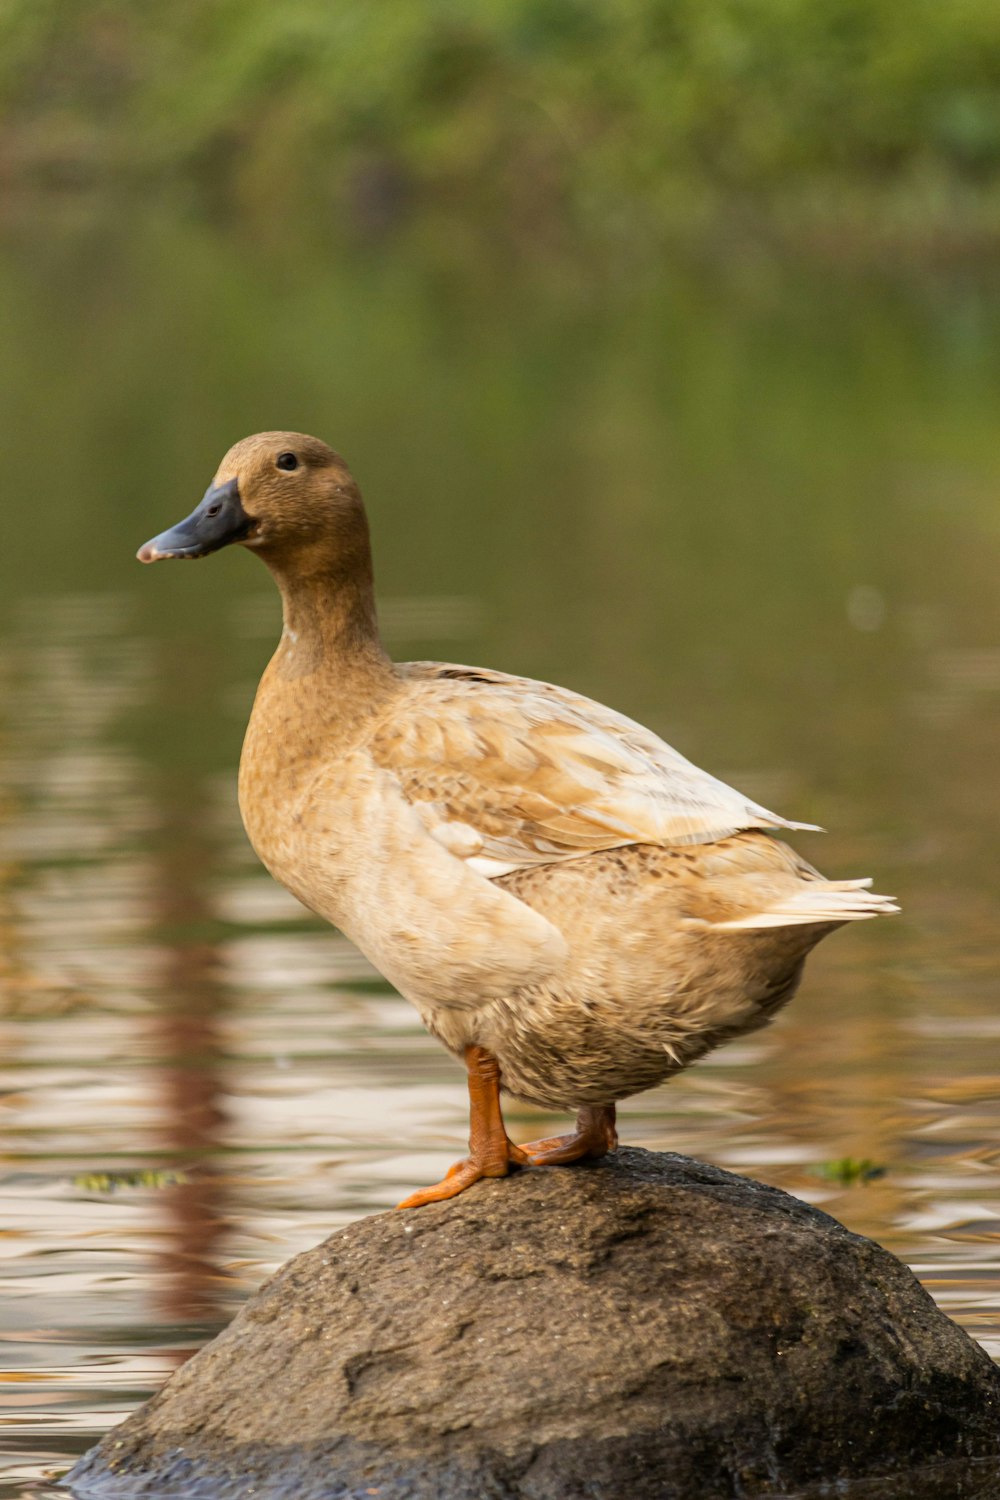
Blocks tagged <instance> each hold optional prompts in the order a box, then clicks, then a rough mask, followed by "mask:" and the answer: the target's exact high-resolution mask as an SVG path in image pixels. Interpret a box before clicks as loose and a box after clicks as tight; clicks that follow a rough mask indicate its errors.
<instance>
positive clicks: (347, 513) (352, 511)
mask: <svg viewBox="0 0 1000 1500" xmlns="http://www.w3.org/2000/svg"><path fill="white" fill-rule="evenodd" d="M230 542H242V543H243V544H244V546H247V547H252V548H253V550H254V551H255V552H259V553H260V554H261V556H262V557H263V558H264V560H265V562H267V563H269V564H271V565H277V566H279V567H280V566H282V565H286V564H287V563H289V562H294V563H297V564H298V565H300V566H305V565H306V564H307V562H308V561H309V560H310V559H316V560H319V559H322V560H323V561H324V562H325V563H327V565H329V563H330V562H332V561H337V562H339V563H340V564H341V565H342V566H346V567H350V566H351V564H352V563H354V564H355V565H356V563H357V562H358V561H359V557H358V555H357V554H358V552H359V550H360V553H361V554H366V553H367V548H368V531H367V525H366V522H365V517H364V509H363V507H362V504H361V496H360V494H359V492H358V488H357V485H356V484H355V482H354V479H353V477H352V475H351V471H350V470H349V469H348V467H347V465H346V464H345V463H344V461H343V459H342V458H341V457H340V456H339V455H338V454H336V453H334V451H333V449H332V448H329V447H327V445H326V443H324V442H321V441H320V439H319V438H314V437H308V436H307V435H306V434H305V433H302V432H258V433H256V434H255V435H254V436H253V437H248V438H244V439H243V440H242V442H239V443H235V444H234V445H233V447H232V448H230V450H229V452H228V453H227V454H226V456H225V458H224V459H223V460H222V463H221V464H220V465H219V467H218V469H217V471H216V474H215V478H214V479H213V480H212V483H211V484H210V485H209V487H208V489H207V490H206V491H205V495H204V498H203V499H202V501H201V503H200V504H199V505H198V506H197V507H196V508H195V509H194V510H193V511H192V512H191V514H190V515H189V516H188V517H187V518H186V519H185V520H183V521H179V522H178V524H177V525H176V526H172V527H171V528H170V529H169V530H168V531H161V532H160V534H159V536H154V537H153V538H152V540H151V541H148V542H146V543H145V545H144V546H142V547H140V548H139V551H138V552H137V553H136V556H137V557H138V559H139V561H140V562H144V563H148V562H164V561H166V560H168V559H170V558H178V557H182V558H195V557H206V556H207V555H208V553H210V552H217V551H218V550H219V548H220V547H226V546H228V545H229V543H230Z"/></svg>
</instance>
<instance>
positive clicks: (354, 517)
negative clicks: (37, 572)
mask: <svg viewBox="0 0 1000 1500" xmlns="http://www.w3.org/2000/svg"><path fill="white" fill-rule="evenodd" d="M232 545H237V546H240V547H243V548H245V549H246V550H247V551H250V552H254V553H256V554H257V556H258V557H259V558H260V559H261V561H262V562H263V563H265V564H266V566H267V567H268V568H269V570H270V572H271V574H272V575H273V577H274V580H275V582H276V584H277V586H278V589H279V591H280V594H281V601H282V615H283V623H282V629H281V636H280V639H279V641H278V644H277V648H276V650H275V652H274V655H273V656H272V657H271V660H270V662H269V664H268V666H267V668H266V670H265V671H264V674H263V676H262V678H261V681H260V684H259V686H258V689H257V693H256V696H255V699H254V703H253V709H252V712H251V714H250V719H249V723H248V725H247V730H246V737H245V740H244V744H243V750H242V754H241V757H240V767H239V777H238V794H239V805H240V812H241V815H242V818H243V823H244V826H245V828H246V832H247V835H248V837H249V840H250V843H251V844H252V846H253V848H254V850H255V851H256V854H257V856H258V858H259V859H260V860H261V862H262V863H263V865H264V866H265V867H266V868H267V870H268V871H269V872H270V873H271V875H272V876H273V877H274V878H275V879H276V880H277V881H279V882H280V883H281V884H282V885H284V886H285V887H287V889H288V890H289V891H291V892H292V894H293V895H294V896H296V897H297V898H298V900H299V901H301V902H302V903H303V904H304V905H305V906H306V907H308V908H309V909H310V910H311V911H313V912H315V913H316V914H317V915H319V916H320V917H321V918H323V919H325V920H326V921H327V922H329V923H330V924H332V926H334V927H335V928H337V929H338V930H339V931H340V932H342V933H344V934H345V935H346V936H347V937H348V938H349V939H350V940H351V941H352V942H353V943H355V944H356V945H357V947H358V948H359V949H360V950H361V952H362V953H363V954H364V955H365V956H366V957H367V958H368V959H369V960H370V961H371V962H372V964H374V966H375V967H376V968H377V969H378V970H379V971H380V972H381V973H382V974H383V975H384V976H385V977H386V979H387V980H389V982H390V983H391V984H392V985H393V986H394V987H395V988H396V990H398V992H399V993H400V994H401V995H402V996H404V997H405V998H406V999H407V1000H408V1001H409V1002H411V1003H412V1004H413V1005H414V1006H415V1007H416V1009H417V1011H418V1013H419V1015H420V1017H421V1019H422V1021H423V1023H424V1025H425V1026H426V1027H427V1029H428V1030H429V1031H430V1032H431V1033H432V1035H433V1036H434V1037H436V1038H437V1039H438V1040H439V1041H440V1042H441V1043H442V1044H443V1045H444V1046H445V1047H446V1048H447V1049H448V1050H449V1051H450V1052H452V1053H453V1054H454V1055H455V1057H456V1058H458V1059H460V1060H461V1062H462V1063H463V1064H464V1066H465V1070H466V1076H467V1081H468V1092H469V1147H468V1154H467V1155H466V1156H465V1157H463V1158H462V1159H461V1160H459V1161H457V1162H456V1163H455V1165H454V1166H452V1167H451V1169H450V1170H449V1171H448V1173H447V1174H446V1176H445V1177H444V1178H443V1179H442V1180H441V1181H440V1182H437V1183H434V1184H433V1185H431V1186H429V1187H424V1188H421V1189H419V1190H418V1191H416V1192H414V1193H412V1194H411V1195H410V1196H409V1197H407V1198H405V1199H404V1200H403V1202H402V1203H401V1204H400V1205H398V1206H399V1207H400V1208H416V1207H420V1206H422V1205H425V1204H428V1203H434V1202H439V1201H441V1200H446V1199H450V1198H452V1197H454V1196H456V1195H457V1194H459V1193H461V1192H463V1191H465V1190H466V1189H467V1188H469V1187H470V1186H472V1184H473V1183H476V1182H478V1181H480V1180H481V1179H484V1178H497V1177H503V1176H506V1175H507V1174H508V1173H509V1172H511V1171H513V1170H518V1169H524V1168H530V1167H547V1166H556V1165H566V1164H569V1163H572V1162H578V1161H585V1160H591V1161H593V1160H596V1159H599V1158H601V1157H602V1156H604V1155H605V1154H606V1153H608V1152H609V1151H613V1150H614V1149H615V1148H616V1146H617V1144H618V1136H617V1127H616V1114H615V1111H616V1106H617V1104H618V1102H619V1100H622V1099H625V1098H627V1097H629V1096H630V1095H633V1094H637V1093H640V1092H642V1091H643V1090H646V1089H651V1088H654V1087H656V1086H658V1085H660V1084H662V1083H664V1082H665V1081H666V1080H667V1079H669V1078H671V1077H673V1076H674V1075H675V1074H677V1073H679V1072H680V1071H681V1070H682V1069H684V1068H686V1067H688V1066H689V1065H690V1064H691V1063H693V1062H694V1061H696V1060H697V1059H698V1058H700V1057H703V1056H704V1055H705V1054H706V1053H708V1052H710V1051H711V1050H712V1049H713V1048H715V1047H718V1046H719V1045H721V1044H722V1043H724V1042H727V1041H729V1040H731V1039H733V1038H735V1037H739V1036H742V1035H744V1034H746V1033H748V1032H751V1031H755V1030H757V1029H758V1028H760V1027H762V1026H765V1025H767V1024H768V1023H769V1022H770V1021H771V1020H772V1019H773V1018H774V1016H775V1015H776V1014H777V1013H778V1012H779V1011H780V1010H781V1008H782V1007H783V1006H784V1005H785V1004H786V1003H787V1002H788V1001H789V1000H790V999H791V997H792V995H793V994H794V992H795V990H796V989H797V987H798V984H799V981H800V978H801V975H802V969H803V964H804V962H805V959H806V956H807V955H808V953H809V952H810V950H811V949H812V948H814V947H815V945H816V944H817V943H818V942H819V941H820V940H821V939H822V938H824V937H825V936H826V935H827V934H828V933H830V932H833V931H834V930H835V929H836V928H838V927H841V926H843V925H844V924H846V923H848V922H856V921H863V920H865V919H868V918H872V917H876V916H881V915H885V914H888V913H892V912H895V911H897V910H898V907H897V906H896V903H895V901H894V900H893V899H892V898H890V897H886V896H881V895H878V894H875V893H874V892H873V891H872V890H871V889H870V887H871V884H872V882H871V881H870V880H868V879H864V880H858V879H852V880H828V879H826V878H824V876H822V875H821V874H820V873H819V872H818V871H817V870H816V869H814V868H813V867H812V866H811V865H809V864H808V863H807V862H806V861H805V860H804V859H803V858H801V856H800V855H799V854H798V853H797V852H796V851H795V850H794V849H793V848H792V847H791V846H790V845H789V844H788V843H787V842H786V840H785V838H784V837H782V835H784V834H786V833H788V832H793V831H795V830H802V829H814V828H815V825H813V824H809V823H800V822H792V821H789V820H787V819H785V818H783V817H781V816H779V815H778V814H776V813H772V812H769V811H768V810H767V809H766V808H764V807H762V806H760V805H759V804H758V803H756V802H753V801H752V800H750V799H749V798H747V797H745V796H743V795H742V794H741V793H740V792H738V791H736V790H735V789H734V788H732V787H730V786H728V785H726V784H725V783H724V782H722V781H720V780H717V779H716V778H715V777H714V776H712V775H710V774H709V773H708V772H706V771H702V770H700V769H699V768H698V767H697V766H695V765H694V764H692V762H690V761H689V760H686V759H685V758H684V756H683V755H681V754H680V753H679V752H678V751H676V750H674V749H672V748H671V747H670V746H669V745H668V744H666V743H665V742H664V741H663V740H662V739H660V738H659V737H658V736H657V735H655V734H653V733H652V732H651V731H650V730H649V729H646V728H644V727H643V726H642V725H641V724H639V723H636V722H635V721H633V720H632V719H629V718H627V717H626V716H625V715H623V714H621V713H618V712H616V711H615V710H613V709H611V708H607V707H605V706H604V705H603V704H601V703H597V702H595V701H593V700H592V699H589V698H587V697H584V696H583V695H581V694H580V693H576V692H573V691H571V690H570V689H568V688H564V687H557V686H555V685H553V684H551V683H547V682H540V681H534V680H532V679H530V678H526V677H517V676H512V675H509V674H507V673H505V672H500V671H494V670H492V669H489V668H482V667H472V666H462V665H459V664H451V663H445V662H432V661H416V662H403V663H400V662H395V661H393V660H392V659H391V657H390V656H389V654H388V652H387V651H386V649H385V647H384V646H383V644H382V640H381V637H380V635H379V629H378V622H377V616H376V606H375V590H374V581H373V568H372V552H371V545H370V539H369V528H368V521H367V517H366V513H365V507H364V504H363V501H362V498H361V493H360V490H359V488H358V485H357V483H356V482H355V479H354V477H353V475H352V473H351V471H350V469H349V468H348V466H347V464H346V463H345V461H344V460H343V459H342V458H341V457H340V455H339V454H338V453H336V452H335V451H334V450H333V449H332V448H330V447H329V446H328V445H327V444H326V443H325V442H323V441H322V440H321V439H319V438H315V437H310V436H308V435H306V434H304V433H298V432H279V431H275V432H260V433H257V434H255V435H253V436H251V437H247V438H244V439H242V440H241V441H240V442H237V443H236V444H234V446H233V447H231V448H230V449H229V451H228V452H227V453H226V455H225V457H224V458H223V460H222V462H221V464H220V465H219V468H218V469H217V471H216V473H215V476H214V478H213V480H212V483H211V484H210V486H209V488H208V490H207V491H206V493H205V495H204V497H203V499H202V500H201V502H200V503H199V504H198V505H197V507H196V508H195V509H194V511H193V512H192V513H191V514H190V515H189V516H188V517H187V518H186V519H185V520H183V521H181V522H179V523H178V524H177V525H175V526H173V527H171V528H170V529H168V530H166V531H164V532H161V533H160V534H159V535H158V536H155V537H153V538H152V540H150V541H148V542H146V543H145V544H144V545H143V546H142V547H140V549H139V551H138V554H137V556H138V558H139V560H140V561H142V562H144V563H153V562H160V561H165V560H168V559H195V558H203V557H206V556H208V555H210V554H211V553H214V552H217V551H220V550H221V549H222V548H225V547H228V546H232ZM502 1094H506V1095H509V1096H511V1097H513V1098H514V1099H517V1100H521V1101H524V1102H527V1103H529V1104H531V1105H533V1106H536V1107H540V1108H543V1109H551V1110H558V1111H565V1112H569V1113H571V1114H575V1125H574V1127H573V1129H572V1130H570V1131H568V1132H566V1133H560V1134H555V1135H552V1136H548V1137H545V1138H543V1139H540V1140H536V1141H532V1142H527V1143H522V1144H516V1143H515V1142H514V1141H513V1140H511V1138H510V1136H509V1135H508V1133H507V1128H506V1125H505V1122H504V1117H503V1110H502V1098H501V1096H502Z"/></svg>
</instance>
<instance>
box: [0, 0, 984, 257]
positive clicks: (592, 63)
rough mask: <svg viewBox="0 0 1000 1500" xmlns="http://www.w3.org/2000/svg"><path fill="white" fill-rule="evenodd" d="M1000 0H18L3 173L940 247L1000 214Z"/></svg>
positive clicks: (2, 34)
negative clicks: (147, 1) (155, 0)
mask: <svg viewBox="0 0 1000 1500" xmlns="http://www.w3.org/2000/svg"><path fill="white" fill-rule="evenodd" d="M998 80H1000V10H998V8H997V6H996V5H995V4H993V3H992V0H952V3H949V4H945V5H942V4H940V3H935V0H908V3H906V4H899V3H898V0H711V3H706V0H620V3H618V4H615V5H614V6H609V5H606V4H602V3H601V0H480V3H478V4H476V5H475V6H472V5H462V4H456V3H454V0H379V3H378V4H369V3H364V0H339V3H329V0H285V3H283V4H281V5H275V4H271V3H269V0H176V3H174V4H172V5H169V6H155V5H138V4H135V3H134V0H6V3H5V4H4V6H3V8H2V11H0V111H2V114H0V174H2V177H3V179H4V180H5V181H6V183H7V184H8V186H11V185H13V186H15V187H21V186H23V185H25V184H35V185H37V184H42V185H46V186H57V187H61V188H69V187H75V188H77V189H80V188H83V187H88V188H91V189H94V188H106V189H110V190H112V191H114V192H116V193H118V192H121V191H127V190H133V191H138V190H148V189H149V187H150V186H152V185H156V186H157V187H159V186H162V185H164V184H168V183H169V184H173V185H179V186H180V187H181V189H182V190H183V192H184V194H185V195H188V196H190V197H193V198H195V199H198V200H200V201H201V202H202V203H206V204H210V205H211V206H212V208H213V210H214V211H233V210H236V211H239V212H241V213H247V214H251V215H255V216H258V217H260V218H263V219H266V220H268V221H274V220H277V221H279V222H280V223H281V225H282V227H283V228H287V226H288V224H289V222H292V223H297V222H300V220H301V218H302V216H304V215H305V216H309V217H311V218H318V219H319V220H320V221H323V220H327V221H331V222H334V223H336V224H338V225H339V226H344V225H345V224H346V225H352V226H355V227H358V226H360V227H362V228H366V229H377V230H381V229H384V228H385V227H386V226H387V225H388V224H392V223H395V222H397V221H399V220H400V219H404V218H407V217H409V216H412V215H413V214H415V213H420V212H426V211H428V210H429V209H433V210H434V212H435V213H437V214H440V215H441V216H443V217H445V218H447V219H458V220H462V221H464V223H465V225H466V227H467V228H468V227H469V225H470V223H471V224H473V225H474V229H475V232H477V233H479V234H483V235H487V236H491V237H495V236H497V235H499V236H500V237H502V238H504V239H512V240H515V241H516V240H524V239H525V238H526V239H528V240H529V241H533V240H537V239H539V238H543V239H544V238H548V239H555V240H557V241H558V240H566V239H569V240H572V239H574V238H575V237H577V236H579V235H585V236H594V237H595V238H597V239H598V240H602V241H604V242H606V243H610V244H613V245H617V246H619V247H621V246H622V245H623V244H624V245H625V246H627V247H629V248H630V249H631V251H632V252H633V253H634V252H635V251H636V248H637V246H644V247H645V249H646V252H647V253H649V250H650V248H651V247H654V246H656V245H657V244H658V243H660V242H661V241H662V240H663V239H664V238H665V237H666V238H670V239H680V240H682V241H684V242H688V241H691V240H695V241H696V242H698V243H704V241H705V240H706V238H709V239H715V238H717V237H718V236H720V235H721V236H722V237H723V238H724V239H727V240H729V241H730V242H731V241H733V240H735V241H737V242H742V241H743V240H744V239H746V238H748V237H749V238H754V237H763V238H764V239H766V240H768V241H770V242H772V243H778V244H786V245H792V246H795V247H796V248H798V249H808V250H809V251H810V252H811V253H814V254H824V255H830V254H841V253H855V254H856V253H859V252H864V253H872V252H877V253H880V254H890V253H896V252H898V251H899V250H900V249H901V248H903V247H906V248H907V249H909V250H918V251H919V253H921V254H923V255H929V254H934V255H940V254H955V253H962V252H964V251H968V250H969V249H970V248H971V247H972V246H976V247H978V248H980V249H982V248H983V247H984V246H986V245H994V246H995V243H996V235H997V230H998V228H1000V203H998V193H997V181H996V179H997V170H998V166H1000V96H998Z"/></svg>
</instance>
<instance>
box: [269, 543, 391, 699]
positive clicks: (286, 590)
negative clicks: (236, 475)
mask: <svg viewBox="0 0 1000 1500" xmlns="http://www.w3.org/2000/svg"><path fill="white" fill-rule="evenodd" d="M267 561H268V562H269V565H270V567H271V570H272V572H273V573H274V576H275V580H276V582H277V584H278V588H279V590H280V591H281V603H282V612H283V617H284V628H283V630H282V633H281V641H280V643H279V645H278V649H277V651H276V652H275V655H274V658H273V661H272V664H271V665H272V671H273V673H274V675H275V676H276V677H277V678H278V679H279V680H280V681H281V682H282V683H284V684H287V685H289V686H291V685H292V684H294V683H301V684H302V685H306V680H309V681H308V687H309V688H310V689H315V690H316V691H315V693H312V692H311V694H310V696H311V697H312V701H313V702H314V704H315V707H316V711H317V712H319V713H323V714H324V716H326V715H330V716H335V717H348V718H354V717H356V716H358V715H359V714H363V713H364V712H365V711H366V710H367V711H370V710H371V709H373V708H375V707H377V706H378V704H379V703H381V702H382V701H383V699H384V698H385V697H386V696H387V694H388V693H389V692H390V691H391V690H392V689H393V688H394V687H395V685H396V683H397V678H396V675H395V672H394V669H393V665H392V661H391V660H390V658H389V656H388V654H387V652H386V650H385V648H384V646H383V645H382V641H381V639H380V637H379V633H378V622H377V619H376V615H375V590H374V584H373V580H372V571H371V563H370V561H369V562H368V563H367V566H365V567H361V568H359V567H357V566H355V567H353V568H352V569H350V571H345V570H344V569H343V568H338V567H335V566H323V565H322V564H318V565H317V566H315V567H313V568H309V569H304V568H302V567H301V566H297V567H294V568H291V567H285V566H282V564H281V562H279V561H277V560H275V561H274V562H271V561H270V560H269V559H268V560H267Z"/></svg>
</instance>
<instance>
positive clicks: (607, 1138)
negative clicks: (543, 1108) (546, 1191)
mask: <svg viewBox="0 0 1000 1500" xmlns="http://www.w3.org/2000/svg"><path fill="white" fill-rule="evenodd" d="M617 1145H618V1131H617V1130H616V1129H615V1107H614V1105H613V1104H588V1105H585V1106H584V1108H583V1109H581V1110H580V1111H579V1112H578V1114H577V1117H576V1129H575V1130H574V1132H573V1134H572V1135H550V1136H549V1137H548V1138H547V1139H546V1140H544V1141H528V1142H527V1143H526V1144H525V1145H523V1146H522V1147H521V1148H520V1149H521V1150H522V1151H523V1152H524V1153H525V1155H526V1156H527V1158H528V1160H529V1161H530V1162H531V1164H532V1166H535V1167H550V1166H558V1165H559V1164H560V1163H561V1162H569V1161H581V1160H582V1159H583V1157H585V1156H586V1157H590V1158H591V1159H592V1160H595V1161H596V1159H597V1158H598V1157H600V1156H607V1154H608V1152H609V1151H613V1150H614V1149H615V1147H616V1146H617Z"/></svg>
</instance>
